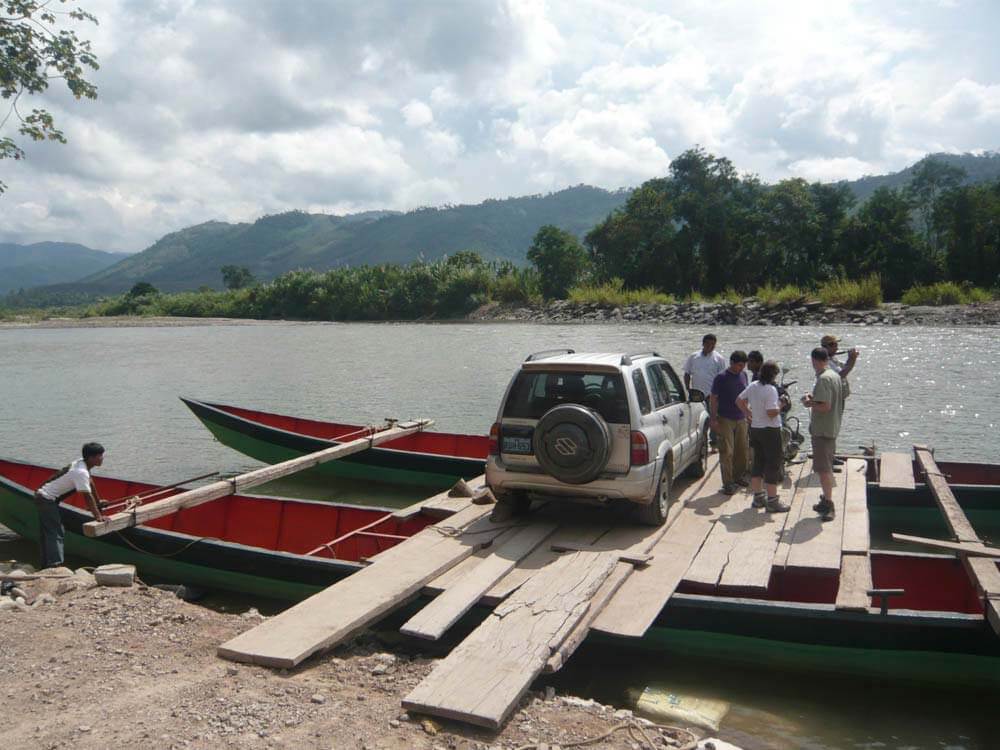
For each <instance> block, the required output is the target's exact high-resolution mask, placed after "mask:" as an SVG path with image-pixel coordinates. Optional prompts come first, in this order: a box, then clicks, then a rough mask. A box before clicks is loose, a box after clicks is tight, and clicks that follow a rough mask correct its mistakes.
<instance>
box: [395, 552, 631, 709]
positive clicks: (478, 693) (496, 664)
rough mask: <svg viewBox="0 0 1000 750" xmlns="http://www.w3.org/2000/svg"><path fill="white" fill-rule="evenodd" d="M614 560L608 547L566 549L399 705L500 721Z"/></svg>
mask: <svg viewBox="0 0 1000 750" xmlns="http://www.w3.org/2000/svg"><path fill="white" fill-rule="evenodd" d="M617 564H618V561H617V558H616V556H615V555H614V553H612V552H571V553H568V554H565V555H563V556H562V557H561V558H560V559H559V560H557V561H556V562H555V563H553V564H552V565H550V566H548V567H547V568H545V570H544V571H542V572H541V573H539V574H538V575H536V576H534V577H533V578H532V579H531V580H530V581H528V582H526V583H525V584H524V585H523V586H522V587H521V588H520V589H519V590H518V591H517V592H516V593H515V594H513V595H512V596H511V597H510V599H509V600H507V601H505V602H504V603H502V604H500V605H499V606H498V607H497V608H496V609H495V610H494V612H493V613H492V614H491V615H490V616H489V617H487V618H486V621H485V622H483V623H482V624H481V625H480V626H479V627H478V628H476V630H475V631H473V633H472V635H470V636H469V637H468V638H466V639H465V640H464V641H463V642H462V643H461V644H460V645H459V646H458V647H456V648H455V649H454V650H453V651H452V652H451V653H450V654H449V655H448V656H447V657H445V658H444V659H443V660H441V661H440V662H439V663H438V664H437V666H435V667H434V670H433V671H432V672H431V674H430V675H429V676H428V677H427V678H426V679H425V680H424V681H423V682H421V683H420V684H419V685H417V687H416V688H414V689H413V690H412V691H411V692H410V694H409V695H407V696H406V697H405V698H404V699H403V707H404V708H406V709H407V710H411V711H418V712H420V713H427V714H431V715H434V716H441V717H444V718H448V719H458V720H460V721H465V722H468V723H470V724H476V725H479V726H484V727H488V728H490V729H499V728H500V727H501V725H502V724H503V721H504V720H505V719H506V718H507V716H508V715H509V714H510V712H511V711H513V709H514V707H515V706H516V705H517V701H518V699H519V698H520V697H521V696H522V695H523V694H524V693H525V691H526V690H527V689H528V688H529V687H530V685H531V683H532V682H533V681H534V680H535V678H536V677H538V675H540V674H541V673H542V670H543V669H544V668H545V666H546V664H547V663H548V660H549V657H550V656H551V655H552V652H553V650H555V649H556V648H558V646H559V644H560V643H561V642H562V641H563V639H564V638H565V636H566V635H567V634H569V633H570V632H571V631H572V630H573V628H574V626H575V625H576V624H577V623H578V622H579V621H580V620H581V619H582V618H583V617H584V615H585V614H586V612H587V610H588V608H589V606H590V604H589V603H590V599H591V597H592V596H593V595H594V594H595V593H596V592H597V591H598V590H599V589H600V587H601V585H602V584H603V583H604V581H605V580H606V579H607V578H608V576H609V575H610V574H611V572H612V570H613V569H614V568H615V566H616V565H617Z"/></svg>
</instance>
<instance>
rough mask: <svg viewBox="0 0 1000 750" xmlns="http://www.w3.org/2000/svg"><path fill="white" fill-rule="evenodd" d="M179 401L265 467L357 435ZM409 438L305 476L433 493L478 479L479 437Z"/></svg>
mask: <svg viewBox="0 0 1000 750" xmlns="http://www.w3.org/2000/svg"><path fill="white" fill-rule="evenodd" d="M181 400H182V401H183V402H184V403H185V404H186V405H187V407H188V408H189V409H191V411H192V412H193V413H194V414H195V416H196V417H198V419H199V420H201V422H202V424H204V425H205V427H207V428H208V429H209V431H210V432H211V433H212V434H213V435H214V436H215V437H216V439H217V440H218V441H219V442H220V443H222V444H223V445H227V446H229V447H230V448H233V449H234V450H237V451H239V452H240V453H243V454H245V455H247V456H250V457H251V458H255V459H257V460H258V461H263V462H264V463H269V464H274V463H279V462H281V461H287V460H288V459H291V458H297V457H298V456H302V455H305V454H307V453H314V452H316V451H320V450H323V449H325V448H330V447H332V446H334V445H337V443H338V440H337V439H336V438H335V437H324V434H326V435H333V436H336V435H338V434H349V433H350V432H352V431H356V430H360V429H362V428H361V427H359V426H357V425H342V424H337V423H332V422H318V421H316V420H306V419H300V418H297V417H289V416H285V415H280V414H271V413H268V412H260V411H252V410H247V409H240V408H238V407H232V406H227V405H224V404H214V403H208V402H204V401H196V400H194V399H187V398H182V399H181ZM413 437H414V438H415V439H412V440H411V439H408V438H404V439H402V440H400V441H391V442H389V443H386V444H384V445H382V446H379V447H376V448H372V449H370V450H366V451H363V452H361V453H356V454H354V455H352V456H348V457H346V458H344V459H342V460H339V461H331V462H329V463H326V464H323V465H321V466H318V467H316V468H315V469H311V470H310V471H311V472H317V473H320V474H327V475H332V476H340V477H346V478H351V479H369V480H376V481H379V482H386V483H392V484H406V485H415V486H420V487H429V488H435V489H443V488H445V487H448V486H449V485H451V484H453V483H454V482H455V481H456V480H458V479H460V478H461V479H471V478H472V477H476V476H479V475H480V474H482V473H483V470H484V467H485V462H486V452H487V447H488V439H487V438H486V437H485V436H477V435H456V434H449V433H435V432H427V433H421V434H419V435H417V436H413Z"/></svg>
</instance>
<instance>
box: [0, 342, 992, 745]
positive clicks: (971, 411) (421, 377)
mask: <svg viewBox="0 0 1000 750" xmlns="http://www.w3.org/2000/svg"><path fill="white" fill-rule="evenodd" d="M707 330H708V329H705V328H702V327H694V326H651V325H643V324H602V325H530V324H507V323H504V324H482V323H481V324H435V325H432V324H414V323H405V324H337V323H329V324H304V323H287V324H286V323H261V324H251V325H219V326H190V327H186V326H181V327H135V328H130V327H117V328H62V329H58V328H56V329H50V328H45V329H19V328H7V329H0V396H2V405H0V456H3V457H7V458H16V459H21V460H29V461H32V462H35V463H41V464H51V465H62V464H64V463H66V462H67V461H68V460H69V459H70V458H73V457H75V456H76V455H77V454H78V451H79V447H80V445H81V444H82V443H83V442H85V441H88V440H98V441H100V442H101V443H103V444H104V445H105V446H106V448H107V449H108V452H107V455H106V458H105V464H104V467H103V469H102V470H101V471H102V472H103V473H105V474H107V475H109V476H121V477H128V478H134V479H142V480H147V481H152V482H158V483H170V482H175V481H179V480H181V479H184V478H186V477H191V476H196V475H198V474H203V473H205V472H207V471H213V470H223V471H227V472H236V471H240V470H244V469H248V468H252V467H255V466H257V465H258V464H257V463H256V462H254V461H252V460H251V459H248V458H246V457H244V456H241V455H239V454H236V453H235V452H233V451H232V450H230V449H228V448H226V447H224V446H222V445H220V444H219V443H217V442H215V441H214V439H213V438H212V436H211V435H210V434H209V433H208V431H207V430H206V429H205V428H203V427H202V426H201V425H200V423H199V422H198V421H197V420H196V419H195V418H194V416H193V415H192V414H191V413H190V412H188V410H187V408H186V407H185V406H184V405H183V404H182V403H181V402H180V401H179V400H178V398H177V397H178V396H181V395H186V396H192V397H195V398H200V399H205V400H210V401H219V402H223V403H231V404H235V405H240V406H248V407H256V408H260V409H264V410H267V411H274V412H279V413H287V414H297V415H302V416H310V417H315V418H318V419H330V420H336V421H343V422H353V423H358V424H366V423H370V422H380V421H381V420H382V418H383V417H390V416H391V417H398V418H414V417H429V418H432V419H434V420H436V428H437V429H440V430H446V431H450V432H469V433H480V434H484V433H486V432H487V431H488V429H489V426H490V424H491V422H492V421H493V419H494V417H495V413H496V409H497V406H498V402H499V399H500V397H501V395H502V393H503V390H504V388H505V387H506V385H507V382H508V380H509V378H510V376H511V374H512V373H513V371H514V369H515V368H516V366H517V364H518V362H520V361H521V360H522V359H523V358H524V357H525V355H526V354H528V353H530V352H532V351H538V350H542V349H551V348H560V347H563V348H564V347H570V348H573V349H576V350H577V351H622V352H638V351H650V350H655V351H657V352H659V353H660V354H662V355H664V356H666V357H667V358H668V359H669V360H670V361H671V362H673V363H674V366H675V368H676V369H678V370H679V369H680V366H681V365H682V363H683V360H684V358H685V357H686V356H687V355H688V354H689V353H691V352H692V351H694V350H696V349H698V348H699V347H700V341H701V337H702V335H703V334H704V333H706V332H707ZM711 330H713V331H714V332H715V333H716V334H717V335H718V337H719V350H720V351H721V352H723V353H724V354H728V353H729V352H730V351H732V350H733V349H736V348H741V349H744V350H750V349H760V350H761V351H763V352H764V355H765V357H767V358H775V359H777V360H778V361H779V362H780V363H781V364H782V365H783V366H784V367H786V368H790V372H788V373H787V374H786V379H787V380H798V383H797V384H796V385H794V386H792V393H793V396H796V397H797V396H799V395H801V394H802V393H804V392H805V391H806V390H807V389H808V388H809V386H810V384H811V382H812V379H813V377H812V370H811V366H810V362H809V352H810V350H811V349H812V348H813V347H814V346H816V345H817V343H818V341H819V338H820V336H821V335H822V334H825V333H833V334H836V335H839V336H841V338H842V340H843V342H844V344H846V345H853V346H857V347H859V350H860V352H861V354H860V359H859V362H858V365H857V367H856V368H855V371H854V373H853V374H852V376H851V383H852V395H851V397H850V399H849V401H848V404H847V410H846V414H845V421H844V428H843V431H842V433H841V439H840V446H841V448H842V449H845V450H854V449H856V448H857V446H860V445H871V443H872V442H873V441H874V443H875V444H876V445H877V446H878V448H879V449H880V450H882V449H902V450H909V449H910V448H911V446H912V445H913V444H914V443H925V444H929V445H931V446H933V447H934V448H936V455H937V457H938V458H939V459H941V460H949V459H950V460H968V461H990V462H997V461H1000V449H998V443H1000V441H998V438H1000V399H998V398H997V397H996V395H995V394H996V393H997V391H998V390H1000V341H998V337H997V333H998V329H996V328H970V327H964V328H931V327H913V326H906V327H857V326H839V327H838V326H833V327H830V328H824V329H822V330H820V329H818V328H810V327H736V326H716V327H714V328H712V329H711ZM802 411H804V410H802V408H801V407H800V406H798V405H796V407H795V412H799V413H801V412H802ZM793 413H794V412H793ZM803 417H804V420H803V428H805V425H806V421H807V420H808V417H807V416H805V415H803ZM280 489H281V491H282V492H287V493H289V494H303V495H310V496H321V497H325V498H330V499H338V500H347V501H351V502H374V503H377V504H387V505H402V504H406V503H408V502H412V501H414V500H416V499H419V494H415V493H414V492H413V491H412V490H404V489H400V488H385V487H375V486H369V485H359V484H337V485H328V484H324V485H323V486H321V487H317V486H309V485H307V484H302V483H297V482H294V481H293V482H284V483H282V485H281V487H280ZM272 491H273V490H272ZM7 548H8V547H7V546H5V545H4V544H3V543H0V557H6V556H10V555H11V554H13V553H12V552H8V553H7V554H5V553H4V550H5V549H7ZM578 664H579V666H577V667H575V668H573V669H571V670H570V671H569V672H568V673H567V677H565V678H564V679H574V680H575V682H576V684H577V685H578V687H579V690H578V691H577V692H580V690H584V689H586V690H589V691H591V692H592V693H593V694H595V695H600V696H602V697H605V698H608V699H613V698H614V697H615V696H613V695H611V696H609V695H608V692H609V689H610V688H609V686H611V685H614V686H616V688H615V690H616V691H617V690H618V688H624V687H625V686H629V687H639V688H642V687H644V686H645V685H646V684H649V683H656V684H659V685H664V686H666V687H667V688H673V689H677V690H681V689H683V690H686V691H689V692H694V693H701V694H705V695H710V696H717V697H723V698H725V699H726V700H730V701H732V702H733V705H734V709H733V711H732V712H731V714H730V717H729V719H728V720H727V722H726V724H725V725H724V728H725V730H726V731H727V732H729V733H730V734H731V736H734V737H738V738H739V739H740V741H741V742H742V744H743V745H744V746H745V747H747V748H765V747H766V748H771V747H808V748H817V749H818V748H830V749H832V748H898V749H899V750H903V749H904V748H905V749H907V750H910V749H914V750H916V749H923V748H950V749H952V750H958V749H960V748H966V749H969V748H980V747H981V748H987V747H996V746H1000V739H997V738H998V737H1000V734H996V733H993V732H992V730H993V729H995V727H991V725H990V723H991V722H993V721H994V718H993V716H992V714H991V711H989V710H987V709H988V706H990V705H993V702H994V701H995V699H996V697H997V696H986V697H984V696H975V695H962V694H947V695H944V696H942V695H940V694H936V693H935V694H931V693H930V692H928V691H913V690H906V689H903V688H900V687H898V686H894V685H891V684H886V685H881V684H879V685H872V684H870V683H865V684H852V683H850V682H847V683H844V682H837V683H830V682H829V681H827V680H822V681H819V680H818V681H816V683H815V684H814V683H813V682H812V681H810V680H806V679H803V678H802V677H785V676H774V675H770V674H768V673H766V672H759V673H746V672H740V673H737V672H734V671H732V670H725V671H718V670H704V669H701V668H700V667H699V665H696V664H683V663H679V662H676V661H675V662H672V663H671V664H663V665H646V666H644V667H642V668H641V669H637V668H636V667H635V666H634V664H633V665H631V666H630V667H629V669H630V670H631V671H628V672H624V671H622V670H619V671H618V673H615V672H614V665H613V664H611V665H609V664H606V663H602V664H600V666H599V667H594V668H593V669H590V667H591V666H593V665H592V664H590V662H589V661H588V659H586V658H582V659H581V660H580V661H579V662H578ZM571 665H572V662H571ZM588 665H590V666H588ZM588 669H589V670H590V671H589V672H588ZM595 669H597V670H598V671H599V673H600V674H602V677H606V678H607V679H603V678H602V680H600V681H599V682H600V683H601V684H600V685H596V684H591V682H590V681H588V679H587V674H593V673H594V670H595ZM618 692H620V691H618ZM931 706H933V707H934V708H928V707H931ZM946 706H950V708H946ZM992 713H995V711H993V712H992ZM755 738H757V739H755ZM761 738H763V739H761ZM761 743H764V744H761Z"/></svg>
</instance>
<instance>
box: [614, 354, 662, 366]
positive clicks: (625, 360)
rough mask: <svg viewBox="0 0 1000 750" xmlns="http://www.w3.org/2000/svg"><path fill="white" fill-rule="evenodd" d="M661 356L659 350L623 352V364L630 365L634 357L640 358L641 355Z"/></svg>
mask: <svg viewBox="0 0 1000 750" xmlns="http://www.w3.org/2000/svg"><path fill="white" fill-rule="evenodd" d="M659 356H660V353H659V352H634V353H632V354H623V355H622V364H623V365H630V364H632V360H633V359H639V358H640V357H659Z"/></svg>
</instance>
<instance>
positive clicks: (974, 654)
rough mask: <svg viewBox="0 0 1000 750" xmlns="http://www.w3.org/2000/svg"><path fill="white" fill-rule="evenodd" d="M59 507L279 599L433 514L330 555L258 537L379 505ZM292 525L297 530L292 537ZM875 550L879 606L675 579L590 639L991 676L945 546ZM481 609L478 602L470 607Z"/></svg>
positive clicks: (794, 575)
mask: <svg viewBox="0 0 1000 750" xmlns="http://www.w3.org/2000/svg"><path fill="white" fill-rule="evenodd" d="M25 467H27V468H25ZM50 472H51V469H48V468H44V467H30V466H29V465H27V464H19V463H16V462H5V461H0V523H3V524H4V525H6V526H9V527H10V528H11V529H13V530H14V531H16V532H17V533H19V534H21V535H22V536H24V537H26V538H28V539H32V540H36V539H37V538H38V519H37V513H36V511H35V507H34V503H33V501H32V497H31V496H32V492H33V489H34V488H35V487H36V486H37V485H38V484H40V482H41V481H43V479H44V477H46V476H47V475H48V474H49V473H50ZM97 481H98V482H99V487H100V489H101V492H102V495H104V496H105V497H124V496H128V495H131V494H134V493H136V492H141V491H144V490H147V489H151V486H150V485H145V484H139V483H134V482H124V481H120V480H109V479H103V478H101V479H98V480H97ZM60 510H61V513H62V516H63V521H64V524H65V526H66V545H67V553H68V554H70V555H78V556H80V557H85V558H87V559H89V560H93V561H94V562H96V563H104V562H126V563H132V564H134V565H136V566H137V567H138V569H139V571H140V574H141V575H143V576H146V577H157V578H160V579H163V580H167V581H172V582H183V583H187V584H192V585H196V586H203V587H207V588H214V589H221V590H226V591H232V592H239V593H244V594H249V595H253V596H264V597H269V598H274V599H281V600H287V601H297V600H301V599H303V598H305V597H307V596H310V595H312V594H314V593H316V592H318V591H320V590H322V589H323V588H325V587H327V586H329V585H330V584H332V583H334V582H336V581H337V580H340V579H341V578H343V577H345V576H347V575H350V574H351V573H353V572H355V571H356V570H358V569H359V568H360V563H359V562H358V561H357V560H359V559H360V558H361V557H363V556H370V555H371V554H375V553H376V552H377V551H379V550H380V547H379V546H378V545H379V544H381V543H382V542H380V541H379V540H380V538H382V537H384V538H386V539H388V540H389V542H388V543H392V540H393V538H395V539H402V538H405V537H406V536H408V535H410V534H412V533H415V532H416V531H417V530H419V529H420V528H422V527H423V526H424V525H426V524H427V523H429V522H430V520H429V519H423V518H422V517H420V516H416V517H414V519H412V520H410V521H405V522H397V521H394V522H393V523H397V524H398V525H397V526H393V527H392V532H393V533H382V534H379V533H373V534H371V538H370V539H368V538H366V542H365V544H366V545H367V546H365V545H355V546H352V547H351V549H350V550H349V551H348V552H349V554H350V555H351V556H353V557H354V558H355V559H332V558H330V557H328V556H319V555H316V554H311V555H307V554H302V552H301V549H300V550H299V551H287V550H279V549H271V548H267V547H265V546H262V544H263V542H264V541H266V539H272V540H273V539H278V540H281V539H282V534H283V533H284V534H285V535H286V536H285V539H284V542H283V544H285V546H297V548H305V547H312V546H313V545H314V544H315V541H316V539H317V538H323V531H322V530H320V531H317V530H316V527H317V526H322V525H323V523H322V520H323V519H324V518H325V517H326V515H324V514H331V513H334V512H336V513H337V514H338V518H337V520H336V524H335V525H336V527H337V528H336V529H335V528H333V526H334V524H333V521H329V523H328V524H327V525H328V526H329V527H330V528H329V530H328V531H326V532H325V533H326V535H327V536H336V535H337V534H338V533H339V531H341V530H343V528H348V529H350V528H367V527H366V526H365V524H366V523H369V524H370V519H375V520H376V521H377V519H378V518H381V517H384V516H387V515H389V511H388V510H387V509H372V508H366V507H360V506H348V505H334V504H329V503H317V502H312V501H305V500H288V499H282V498H268V497H255V496H234V499H233V502H232V503H229V504H225V503H224V501H222V500H219V501H214V502H213V503H208V504H206V505H204V506H199V507H198V508H191V509H186V510H184V511H181V512H180V514H178V518H175V519H174V520H173V521H170V520H169V517H167V518H165V519H157V521H156V523H157V524H160V525H159V527H157V526H152V525H143V526H139V527H136V528H132V529H128V530H126V531H124V532H120V533H114V534H111V535H108V536H105V537H100V538H94V539H92V538H88V537H85V536H83V534H82V532H81V526H82V524H83V523H84V522H86V521H88V520H90V518H91V517H90V515H89V513H87V512H86V511H85V510H83V508H82V503H80V504H79V505H77V504H74V501H73V499H72V498H71V499H70V500H69V501H67V502H64V503H63V504H62V505H61V508H60ZM213 513H214V514H224V518H223V517H222V516H221V515H220V516H219V517H218V518H217V517H215V516H213ZM182 514H187V517H186V518H184V517H182ZM339 514H343V517H340V515H339ZM171 526H172V527H173V528H170V527H171ZM276 527H277V529H278V530H275V529H276ZM286 527H287V528H286ZM282 528H286V530H285V531H284V532H282V531H281V529H282ZM219 529H221V531H219ZM300 531H301V532H302V533H307V534H308V535H309V536H308V538H304V539H296V538H295V534H297V533H299V532H300ZM191 532H196V533H191ZM213 533H215V534H216V535H215V536H213ZM317 534H318V536H317ZM217 537H223V538H217ZM226 537H229V538H226ZM255 542H257V543H255ZM292 542H295V544H292ZM372 545H375V546H374V547H373V546H372ZM272 546H280V545H272ZM314 551H315V550H314ZM872 561H873V576H874V583H875V585H876V586H879V587H885V588H903V589H905V590H906V592H907V593H906V594H905V595H904V597H903V598H902V599H900V600H894V601H893V606H892V608H891V609H890V610H889V612H888V613H887V614H886V615H882V614H880V613H879V612H878V610H876V609H871V610H869V611H867V612H855V611H844V610H837V609H836V608H835V607H834V606H833V605H832V604H831V603H829V602H830V601H832V599H833V598H835V597H836V589H837V577H836V576H835V575H834V576H830V575H829V574H823V573H816V572H809V571H796V570H792V569H789V570H784V571H779V570H777V569H776V570H775V572H774V573H773V575H772V585H771V586H770V588H769V598H759V597H741V596H739V595H738V593H737V594H733V595H722V594H720V593H719V592H717V591H716V592H708V593H706V592H699V591H698V590H697V588H693V587H690V586H687V587H682V588H681V589H680V590H679V592H678V593H677V594H675V595H674V596H673V597H672V598H671V600H670V601H669V603H668V604H667V605H666V606H665V607H664V608H663V610H662V611H661V613H660V614H659V616H658V618H657V620H656V622H655V623H654V625H653V627H652V628H651V629H650V630H649V631H648V632H647V634H646V635H645V636H644V637H643V638H641V639H622V638H614V639H608V638H606V637H601V636H599V635H598V636H596V637H592V638H591V639H590V640H591V641H592V642H595V643H597V644H600V643H602V642H609V643H611V644H613V648H614V649H615V650H616V651H617V650H620V649H623V648H624V649H633V648H635V649H640V650H645V651H654V652H657V653H660V654H663V655H664V656H663V657H654V656H646V657H642V658H646V659H649V658H665V659H669V656H670V655H671V654H685V655H688V656H693V657H697V658H703V659H706V660H714V661H719V662H721V663H747V664H753V665H756V666H757V667H759V666H760V665H761V664H765V665H768V667H769V668H781V669H794V670H808V671H813V672H816V671H822V672H827V673H842V674H853V675H864V676H867V677H872V678H876V679H878V678H883V679H905V680H912V681H918V682H927V683H934V684H950V685H962V686H975V687H988V688H991V689H995V688H1000V638H997V636H996V635H995V634H994V633H993V631H992V630H991V629H990V627H989V625H988V624H987V623H986V621H985V619H984V617H983V616H982V610H981V604H980V603H979V602H978V601H977V599H976V596H975V592H974V591H973V590H972V588H971V586H970V584H969V581H968V579H967V577H966V576H965V573H964V571H963V569H962V567H961V564H960V562H959V561H958V560H957V559H956V558H954V557H949V556H945V555H927V554H914V553H899V552H881V551H879V552H873V553H872ZM482 615H483V611H482V610H481V611H480V612H479V613H478V614H476V613H472V614H470V615H469V616H470V617H471V618H475V617H477V616H478V617H481V616H482ZM665 663H668V662H665Z"/></svg>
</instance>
